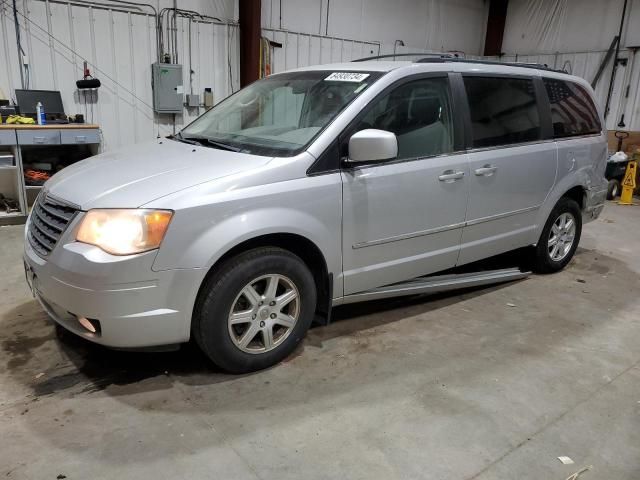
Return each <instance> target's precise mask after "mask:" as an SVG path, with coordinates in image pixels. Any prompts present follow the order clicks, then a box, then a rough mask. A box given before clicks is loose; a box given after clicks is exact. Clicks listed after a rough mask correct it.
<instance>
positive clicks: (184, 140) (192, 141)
mask: <svg viewBox="0 0 640 480" xmlns="http://www.w3.org/2000/svg"><path fill="white" fill-rule="evenodd" d="M169 138H170V139H171V140H178V141H179V142H182V143H188V144H189V145H202V142H199V141H196V139H195V138H193V139H192V138H185V137H183V136H182V133H177V134H176V135H171V136H170V137H169Z"/></svg>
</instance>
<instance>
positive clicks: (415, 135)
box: [356, 77, 453, 159]
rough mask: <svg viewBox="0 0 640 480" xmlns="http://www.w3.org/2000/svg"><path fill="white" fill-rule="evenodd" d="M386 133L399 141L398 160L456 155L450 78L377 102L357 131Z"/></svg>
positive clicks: (408, 86)
mask: <svg viewBox="0 0 640 480" xmlns="http://www.w3.org/2000/svg"><path fill="white" fill-rule="evenodd" d="M367 128H375V129H379V130H387V131H389V132H393V133H395V134H396V137H397V138H398V159H407V158H419V157H429V156H433V155H440V154H443V153H449V152H452V151H453V118H452V109H451V95H450V91H449V80H448V79H447V78H444V77H442V78H425V79H422V80H416V81H413V82H409V83H406V84H404V85H401V86H399V87H398V88H396V89H395V90H392V91H391V92H389V93H388V94H386V95H384V96H383V97H381V98H379V99H377V100H374V102H373V104H372V106H371V107H370V110H369V111H368V112H367V114H366V115H365V116H364V118H362V120H361V121H360V123H359V124H358V127H357V129H356V131H360V130H364V129H367Z"/></svg>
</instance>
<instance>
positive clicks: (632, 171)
mask: <svg viewBox="0 0 640 480" xmlns="http://www.w3.org/2000/svg"><path fill="white" fill-rule="evenodd" d="M637 170H638V161H637V160H631V161H630V162H629V163H628V164H627V171H626V173H625V174H624V180H623V181H622V194H621V195H620V201H619V202H618V204H619V205H635V204H634V203H633V191H634V190H635V188H636V172H637Z"/></svg>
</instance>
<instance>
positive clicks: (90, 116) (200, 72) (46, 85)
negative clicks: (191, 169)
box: [0, 0, 239, 149]
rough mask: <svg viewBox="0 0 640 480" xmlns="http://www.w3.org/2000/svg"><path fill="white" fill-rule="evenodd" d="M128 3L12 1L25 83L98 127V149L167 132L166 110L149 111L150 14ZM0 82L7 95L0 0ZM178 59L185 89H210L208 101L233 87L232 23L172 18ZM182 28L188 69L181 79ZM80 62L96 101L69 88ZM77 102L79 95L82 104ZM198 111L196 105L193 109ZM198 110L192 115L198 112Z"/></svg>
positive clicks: (12, 58) (181, 118) (14, 80)
mask: <svg viewBox="0 0 640 480" xmlns="http://www.w3.org/2000/svg"><path fill="white" fill-rule="evenodd" d="M143 12H144V11H143V10H142V11H140V10H137V9H136V7H131V8H129V7H125V8H122V9H120V8H117V9H115V8H112V9H109V8H95V7H92V6H85V5H79V4H77V3H73V2H58V1H56V2H54V1H42V0H23V1H21V2H19V16H18V18H19V23H20V27H21V33H22V45H23V48H24V50H25V53H26V54H27V55H28V57H29V88H32V89H54V90H60V91H61V92H62V96H63V102H64V105H65V109H66V113H67V114H74V113H82V114H86V118H87V120H88V121H94V122H95V123H97V124H99V125H100V126H101V127H102V131H103V135H104V148H105V149H111V148H114V147H116V146H120V145H127V144H132V143H137V142H142V141H145V140H150V139H153V138H155V137H156V136H157V135H158V134H160V135H166V134H168V133H171V132H172V131H173V118H172V116H170V115H160V116H159V115H155V114H154V113H153V109H152V107H151V105H152V92H151V64H152V63H153V62H154V61H156V58H157V54H156V40H155V39H156V37H155V20H154V17H153V15H148V14H145V13H143ZM0 25H1V26H2V37H1V38H0V41H1V42H2V48H0V64H1V65H3V66H4V68H2V69H0V85H1V86H2V87H3V89H8V91H6V92H5V93H6V94H7V95H12V94H13V90H14V89H15V88H20V71H19V67H18V58H17V49H16V37H15V29H14V21H13V12H12V10H11V8H10V7H9V3H8V2H7V1H6V0H1V1H0ZM177 27H178V35H179V39H178V47H179V52H178V53H179V62H180V63H182V64H183V65H184V69H183V71H184V86H185V93H188V92H189V91H190V88H191V87H190V85H191V83H192V84H193V92H194V93H199V94H200V95H202V92H203V90H204V88H205V87H210V88H212V90H213V92H214V99H215V101H216V102H218V101H219V100H221V99H223V98H225V97H226V96H228V95H229V94H230V93H231V92H232V91H233V90H237V89H238V88H239V64H238V47H239V36H238V27H237V25H234V24H224V23H217V22H204V21H197V22H196V21H192V22H190V21H189V20H188V19H185V18H179V19H178V25H177ZM189 32H191V45H192V49H191V68H192V69H193V71H194V73H193V76H192V82H190V79H189V69H190V67H189V50H188V45H189ZM84 60H87V61H88V62H89V63H90V64H91V66H90V68H91V70H92V73H93V75H94V76H95V77H96V78H99V79H100V80H101V82H102V87H101V88H100V89H99V90H98V91H97V101H96V102H92V101H91V96H90V95H89V96H88V97H87V98H86V99H85V95H84V94H83V93H81V92H79V91H78V90H77V89H76V88H75V81H76V80H78V79H80V78H81V77H82V65H83V61H84ZM85 100H87V101H86V102H85ZM201 111H202V110H201ZM201 111H200V113H201ZM197 115H198V109H196V108H194V109H188V110H187V109H185V112H184V115H177V117H176V128H180V127H181V126H182V125H184V124H186V123H189V122H190V121H191V120H192V119H193V118H195V117H196V116H197Z"/></svg>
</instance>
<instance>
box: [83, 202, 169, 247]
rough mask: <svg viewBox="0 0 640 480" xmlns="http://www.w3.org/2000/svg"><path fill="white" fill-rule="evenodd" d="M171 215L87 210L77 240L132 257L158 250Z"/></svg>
mask: <svg viewBox="0 0 640 480" xmlns="http://www.w3.org/2000/svg"><path fill="white" fill-rule="evenodd" d="M172 216H173V212H171V211H168V210H145V209H128V210H124V209H123V210H89V211H88V212H87V213H86V215H85V216H84V218H83V219H82V223H81V224H80V228H79V229H78V234H77V235H76V240H77V241H78V242H84V243H90V244H91V245H95V246H97V247H100V248H101V249H102V250H104V251H105V252H107V253H111V254H113V255H132V254H134V253H141V252H146V251H148V250H153V249H154V248H158V247H159V246H160V243H161V242H162V239H163V238H164V234H165V233H166V231H167V227H168V226H169V222H170V221H171V217H172Z"/></svg>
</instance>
